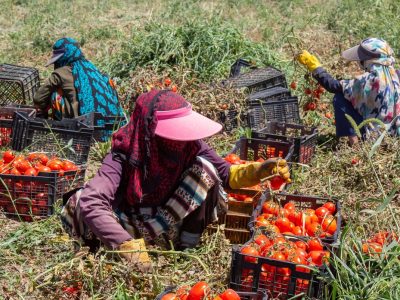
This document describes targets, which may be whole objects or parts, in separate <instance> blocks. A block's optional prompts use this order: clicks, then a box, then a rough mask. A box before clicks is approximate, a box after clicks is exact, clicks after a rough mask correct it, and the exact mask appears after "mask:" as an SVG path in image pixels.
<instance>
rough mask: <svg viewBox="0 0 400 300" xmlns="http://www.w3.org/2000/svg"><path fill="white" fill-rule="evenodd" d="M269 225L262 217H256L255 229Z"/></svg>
mask: <svg viewBox="0 0 400 300" xmlns="http://www.w3.org/2000/svg"><path fill="white" fill-rule="evenodd" d="M268 225H270V223H269V221H268V220H267V219H265V218H264V217H262V216H258V217H257V219H256V227H267V226H268Z"/></svg>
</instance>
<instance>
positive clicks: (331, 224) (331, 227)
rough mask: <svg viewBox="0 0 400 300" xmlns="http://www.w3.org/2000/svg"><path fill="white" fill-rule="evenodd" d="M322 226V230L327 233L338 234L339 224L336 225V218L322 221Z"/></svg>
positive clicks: (327, 218)
mask: <svg viewBox="0 0 400 300" xmlns="http://www.w3.org/2000/svg"><path fill="white" fill-rule="evenodd" d="M321 226H322V230H323V231H326V232H328V233H330V234H334V233H335V232H336V229H337V224H336V219H335V217H333V216H330V217H326V218H325V219H324V220H323V221H322V223H321Z"/></svg>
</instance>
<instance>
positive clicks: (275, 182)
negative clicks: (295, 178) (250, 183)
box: [269, 176, 285, 191]
mask: <svg viewBox="0 0 400 300" xmlns="http://www.w3.org/2000/svg"><path fill="white" fill-rule="evenodd" d="M269 182H270V184H271V189H272V190H274V191H277V190H279V189H280V188H281V187H282V185H283V184H284V183H285V180H284V179H283V178H282V177H281V176H275V177H272V178H271V179H270V180H269Z"/></svg>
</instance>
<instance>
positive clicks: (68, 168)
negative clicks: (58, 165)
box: [62, 161, 78, 171]
mask: <svg viewBox="0 0 400 300" xmlns="http://www.w3.org/2000/svg"><path fill="white" fill-rule="evenodd" d="M62 168H63V170H64V171H76V170H78V167H77V166H76V165H75V164H74V163H72V162H70V161H64V162H63V163H62Z"/></svg>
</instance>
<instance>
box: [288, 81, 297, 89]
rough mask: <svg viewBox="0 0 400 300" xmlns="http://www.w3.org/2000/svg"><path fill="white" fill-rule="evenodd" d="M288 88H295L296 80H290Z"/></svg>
mask: <svg viewBox="0 0 400 300" xmlns="http://www.w3.org/2000/svg"><path fill="white" fill-rule="evenodd" d="M290 88H291V89H293V90H295V89H296V88H297V83H296V81H292V82H291V83H290Z"/></svg>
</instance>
